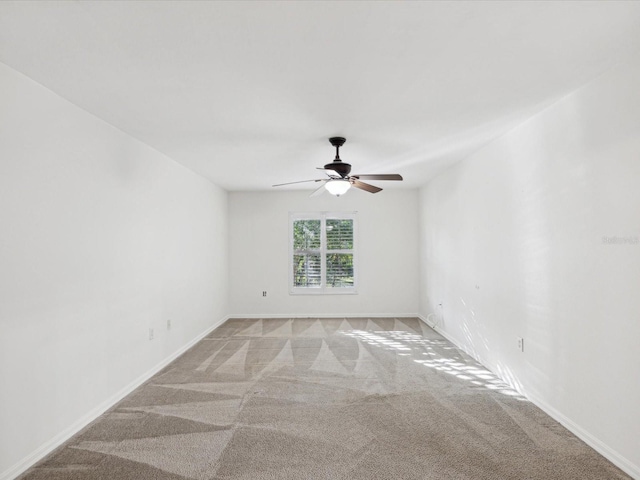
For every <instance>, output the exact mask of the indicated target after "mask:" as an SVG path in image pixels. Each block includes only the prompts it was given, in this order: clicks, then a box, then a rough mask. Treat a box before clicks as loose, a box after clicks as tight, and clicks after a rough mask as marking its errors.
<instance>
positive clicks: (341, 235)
mask: <svg viewBox="0 0 640 480" xmlns="http://www.w3.org/2000/svg"><path fill="white" fill-rule="evenodd" d="M290 238H291V240H290V241H291V243H290V244H291V254H290V259H291V265H290V272H291V274H290V290H291V293H307V294H309V293H310V294H313V293H325V294H329V293H356V252H355V250H356V249H355V244H356V214H355V213H327V212H323V213H292V214H291V215H290Z"/></svg>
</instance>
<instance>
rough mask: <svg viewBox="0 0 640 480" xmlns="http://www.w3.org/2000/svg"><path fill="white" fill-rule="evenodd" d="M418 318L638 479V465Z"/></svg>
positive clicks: (452, 338) (448, 336)
mask: <svg viewBox="0 0 640 480" xmlns="http://www.w3.org/2000/svg"><path fill="white" fill-rule="evenodd" d="M418 318H419V319H420V320H421V321H423V322H424V323H425V324H427V325H428V326H429V327H431V328H433V329H434V330H436V331H437V332H438V333H439V334H440V335H442V336H443V337H444V338H446V339H447V340H448V341H450V342H451V343H452V344H453V345H455V346H456V348H459V349H460V350H462V351H463V352H465V353H466V354H467V355H469V356H470V357H472V358H473V359H474V360H476V361H477V362H479V363H481V364H482V365H483V366H484V367H485V368H487V369H488V370H490V371H491V372H492V373H493V374H494V375H496V376H497V377H498V378H500V379H501V380H502V381H504V382H506V383H507V384H509V385H511V386H512V387H513V388H514V389H515V390H517V391H518V393H519V394H521V395H522V396H524V397H525V398H526V399H527V400H529V401H530V402H531V403H533V404H534V405H535V406H536V407H538V408H539V409H540V410H542V411H543V412H545V413H546V414H547V415H549V416H550V417H551V418H553V419H554V420H555V421H556V422H558V423H560V424H561V425H562V426H563V427H565V428H566V429H567V430H569V431H570V432H571V433H573V434H574V435H575V436H576V437H578V438H579V439H580V440H582V441H583V442H584V443H586V444H587V445H589V446H590V447H591V448H593V449H594V450H595V451H596V452H598V453H599V454H600V455H602V456H603V457H604V458H606V459H607V460H609V461H610V462H611V463H613V464H614V465H615V466H616V467H618V468H619V469H620V470H622V471H624V472H625V473H626V474H628V475H630V476H631V477H632V478H634V479H636V480H640V467H639V466H638V465H635V464H634V463H633V462H631V461H629V460H628V459H627V458H625V457H624V456H622V455H620V454H619V453H618V452H616V451H615V450H613V449H612V448H610V447H609V446H608V445H606V444H605V443H603V442H602V441H600V440H598V439H597V438H596V437H594V436H593V435H591V434H590V433H589V432H587V431H586V430H584V429H583V428H582V427H580V426H579V425H578V424H576V423H575V422H573V421H572V420H570V419H569V418H567V417H566V416H565V415H563V414H562V413H560V412H559V411H558V410H556V409H555V408H553V407H552V406H551V405H549V404H548V403H546V402H545V401H544V400H542V399H541V398H539V397H536V396H534V395H531V394H530V393H528V392H527V391H526V389H524V388H522V387H521V386H519V385H513V384H512V382H510V381H508V379H505V378H502V377H501V376H500V375H499V374H498V373H496V369H494V368H492V367H491V366H487V365H486V364H485V363H484V362H483V361H482V359H480V358H478V357H477V355H475V354H474V352H472V351H470V350H469V349H468V348H466V347H465V346H464V345H463V344H462V343H461V342H459V341H458V339H456V338H454V337H452V336H451V335H449V334H448V333H447V332H445V331H444V330H441V329H439V328H438V327H437V326H436V325H433V324H432V323H431V322H429V321H427V317H424V316H423V315H418Z"/></svg>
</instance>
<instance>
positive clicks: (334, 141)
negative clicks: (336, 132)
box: [329, 137, 347, 147]
mask: <svg viewBox="0 0 640 480" xmlns="http://www.w3.org/2000/svg"><path fill="white" fill-rule="evenodd" d="M346 141H347V139H346V138H344V137H331V138H330V139H329V142H331V145H333V146H334V147H341V146H342V145H344V142H346Z"/></svg>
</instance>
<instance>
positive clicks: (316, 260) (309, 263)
mask: <svg viewBox="0 0 640 480" xmlns="http://www.w3.org/2000/svg"><path fill="white" fill-rule="evenodd" d="M320 280H321V277H320V255H308V254H304V255H294V256H293V286H294V287H319V286H320Z"/></svg>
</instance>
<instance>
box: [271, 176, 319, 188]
mask: <svg viewBox="0 0 640 480" xmlns="http://www.w3.org/2000/svg"><path fill="white" fill-rule="evenodd" d="M307 182H324V178H318V179H317V180H301V181H299V182H288V183H278V184H277V185H271V186H272V187H282V186H283V185H293V184H294V183H307Z"/></svg>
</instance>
